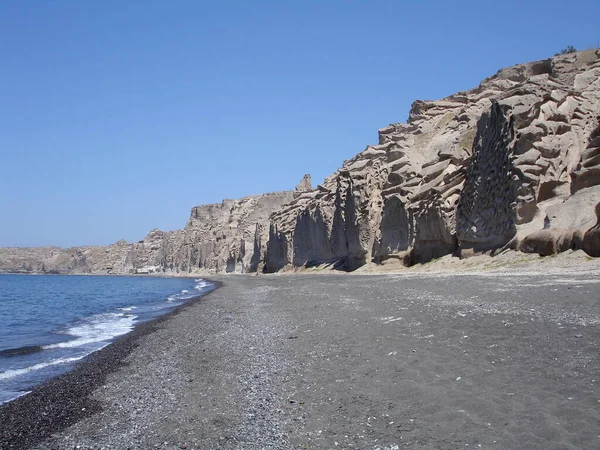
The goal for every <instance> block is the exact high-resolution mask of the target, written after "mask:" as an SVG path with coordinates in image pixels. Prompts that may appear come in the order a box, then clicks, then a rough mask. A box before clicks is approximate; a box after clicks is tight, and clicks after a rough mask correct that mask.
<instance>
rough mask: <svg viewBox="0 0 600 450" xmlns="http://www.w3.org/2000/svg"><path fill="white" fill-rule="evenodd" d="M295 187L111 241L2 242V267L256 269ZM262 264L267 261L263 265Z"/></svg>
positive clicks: (201, 210) (201, 209)
mask: <svg viewBox="0 0 600 450" xmlns="http://www.w3.org/2000/svg"><path fill="white" fill-rule="evenodd" d="M293 196H294V192H293V191H287V192H276V193H270V194H262V195H255V196H251V197H245V198H242V199H239V200H224V201H223V202H222V203H220V204H214V205H203V206H196V207H194V208H192V212H191V214H190V219H189V220H188V222H187V224H186V226H185V228H184V229H183V230H176V231H167V232H163V231H161V230H157V229H155V230H152V231H151V232H150V233H149V234H148V235H147V236H146V237H145V238H144V239H142V240H141V241H139V242H136V243H133V244H129V243H127V242H125V241H119V242H117V243H115V244H112V245H109V246H107V247H74V248H69V249H61V248H58V247H42V248H0V272H16V273H65V274H77V273H80V274H84V273H90V274H132V273H134V274H135V273H143V274H149V273H179V272H186V273H187V272H203V271H204V272H210V273H215V272H248V271H256V270H257V269H258V268H259V265H260V264H261V260H262V255H263V254H264V252H265V247H266V243H267V238H268V232H269V226H268V222H269V216H270V215H271V214H272V212H273V211H275V210H277V209H279V208H280V207H281V205H282V204H284V203H286V202H289V201H290V200H292V198H293ZM261 269H262V267H261Z"/></svg>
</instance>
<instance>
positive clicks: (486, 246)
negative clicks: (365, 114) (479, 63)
mask: <svg viewBox="0 0 600 450" xmlns="http://www.w3.org/2000/svg"><path fill="white" fill-rule="evenodd" d="M599 118H600V58H599V54H598V53H597V52H596V51H585V52H579V53H574V54H569V55H561V56H557V57H554V58H551V59H548V60H544V61H538V62H534V63H528V64H521V65H517V66H514V67H510V68H507V69H503V70H500V71H499V72H498V73H497V74H496V75H494V76H492V77H490V78H487V79H486V80H484V81H483V82H482V83H481V84H480V85H479V86H478V87H477V88H475V89H472V90H470V91H466V92H459V93H457V94H455V95H452V96H450V97H447V98H445V99H442V100H439V101H416V102H415V103H414V104H413V106H412V108H411V111H410V115H409V119H408V122H407V123H397V124H392V125H390V126H388V127H386V128H383V129H381V130H379V143H378V144H377V145H372V146H368V147H367V148H366V149H365V150H364V151H363V152H361V153H359V154H358V155H357V156H356V157H354V158H353V159H351V160H350V161H346V162H345V163H344V164H343V166H342V167H341V169H339V170H338V171H337V172H336V173H334V174H333V175H331V176H330V177H329V178H327V179H326V180H325V182H324V183H323V184H322V185H319V186H318V187H317V188H316V189H315V190H313V191H310V192H307V193H304V194H301V195H299V196H298V197H297V198H296V199H294V201H292V202H291V203H290V204H289V205H286V206H284V207H283V209H282V210H281V211H279V212H277V213H276V214H274V216H273V218H272V223H271V233H270V236H269V247H268V251H267V255H266V266H265V268H266V270H267V271H276V270H281V269H283V268H285V267H288V268H290V267H293V266H302V265H314V264H320V263H332V264H338V265H341V266H343V265H347V266H348V267H349V268H353V267H356V266H357V265H360V264H362V263H364V262H368V261H374V262H380V261H383V260H385V259H387V258H391V257H394V258H399V259H402V261H404V262H405V263H406V264H414V263H417V262H425V261H428V260H430V259H432V258H436V257H439V256H442V255H446V254H449V253H456V254H461V255H466V254H470V253H477V252H490V251H491V252H493V251H494V250H496V249H500V248H503V247H505V246H507V245H509V244H510V245H512V246H513V248H519V242H520V241H521V240H523V239H524V238H525V237H526V236H528V235H530V234H532V233H538V232H540V231H541V230H550V231H546V232H544V233H542V235H543V236H540V235H539V233H538V234H537V235H534V236H532V237H531V238H530V239H528V240H527V241H526V243H525V244H524V245H523V246H522V249H525V250H526V251H527V249H532V250H531V251H536V250H535V249H536V248H538V249H542V247H543V245H541V244H540V245H537V246H536V245H532V244H531V242H532V241H535V242H542V241H544V242H547V239H546V238H547V237H548V236H550V235H551V236H552V239H550V240H551V242H552V244H551V245H546V246H545V247H544V248H543V249H542V250H541V252H544V253H546V252H548V251H554V252H556V251H562V250H563V249H565V248H577V247H579V248H580V247H581V245H582V244H581V242H582V239H581V236H583V235H584V233H585V230H587V229H588V228H589V227H590V226H592V225H593V220H594V219H595V216H594V210H593V206H592V207H590V206H589V205H590V204H591V203H593V204H594V205H595V203H597V201H598V200H599V199H600V196H599V192H600V191H599V190H598V188H599V187H600V122H599ZM569 200H570V201H569ZM594 200H595V202H594ZM566 222H568V224H567V223H566ZM542 238H543V239H542ZM540 239H541V240H540ZM567 244H568V245H567Z"/></svg>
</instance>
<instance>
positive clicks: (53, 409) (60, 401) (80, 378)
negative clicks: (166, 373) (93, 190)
mask: <svg viewBox="0 0 600 450" xmlns="http://www.w3.org/2000/svg"><path fill="white" fill-rule="evenodd" d="M111 276H112V275H111ZM196 278H197V277H196ZM207 281H210V282H211V283H214V284H215V288H214V289H212V290H211V291H210V292H208V293H205V294H203V295H199V296H197V297H195V298H192V299H190V300H188V301H186V302H185V303H184V304H182V305H180V306H178V307H176V308H174V309H173V310H172V311H169V312H168V313H166V314H163V315H161V316H159V317H157V318H155V319H152V320H149V321H147V322H142V323H140V324H138V325H136V326H135V328H134V329H133V330H132V331H131V332H129V333H127V334H125V335H123V336H120V337H118V338H117V339H115V340H114V341H113V342H111V343H110V344H109V345H107V346H106V347H104V348H102V349H100V350H98V351H95V352H93V353H91V354H89V355H88V356H86V357H85V358H83V359H82V360H81V361H79V362H78V363H77V364H76V365H75V366H74V367H73V369H72V370H70V371H69V372H67V373H65V374H62V375H59V376H57V377H54V378H51V379H49V380H47V381H45V382H44V383H42V384H41V385H39V386H37V387H34V388H32V389H31V391H30V392H29V393H28V394H25V395H23V396H21V397H18V398H16V399H14V400H12V401H10V402H8V403H5V404H3V405H0V423H1V424H2V429H1V430H0V448H2V449H9V448H15V449H21V448H29V447H31V446H33V445H36V444H37V443H39V442H41V441H43V440H44V439H46V438H47V437H49V436H50V435H51V434H52V433H56V432H59V431H61V430H63V429H65V428H67V427H68V426H70V425H72V424H74V423H76V422H78V421H79V420H81V419H82V418H84V417H90V416H92V415H93V414H95V413H97V412H98V411H99V409H100V406H99V404H98V402H96V401H94V400H92V399H91V398H90V396H91V394H92V392H93V391H94V390H95V389H97V388H98V387H99V386H102V384H103V383H104V382H105V380H106V377H107V376H108V375H109V374H110V373H113V372H115V371H116V370H118V369H119V367H121V366H122V364H123V363H124V359H125V358H126V357H127V356H128V355H129V354H130V353H131V351H132V350H133V349H134V348H135V347H136V346H137V345H139V343H138V341H139V340H140V339H141V338H143V337H144V336H147V335H148V334H150V333H152V332H154V331H155V330H156V329H157V328H158V327H159V326H160V325H161V324H162V323H164V322H165V321H167V320H168V319H169V318H170V317H173V316H176V315H178V314H180V313H181V312H182V311H183V310H185V309H186V308H188V307H190V306H191V305H193V304H195V303H197V302H199V301H201V300H202V299H204V298H205V297H207V296H209V295H211V294H212V293H213V292H215V291H216V290H218V289H219V288H220V287H221V286H222V283H221V282H219V281H214V280H209V279H207Z"/></svg>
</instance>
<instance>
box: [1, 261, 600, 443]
mask: <svg viewBox="0 0 600 450" xmlns="http://www.w3.org/2000/svg"><path fill="white" fill-rule="evenodd" d="M215 280H216V281H218V282H220V287H219V288H218V289H217V290H215V291H213V292H211V293H209V294H208V295H206V296H204V297H201V298H200V299H198V300H196V301H193V302H191V303H189V304H188V305H186V306H184V307H182V308H180V309H179V310H177V311H175V312H174V313H171V314H168V315H166V316H163V317H161V318H160V319H158V320H156V321H153V322H150V323H146V324H143V325H141V326H139V327H137V328H136V330H135V331H134V332H133V333H131V334H129V335H127V336H125V337H124V338H121V339H119V340H118V341H116V342H115V343H114V344H112V345H110V346H109V347H106V348H105V349H103V350H101V351H99V352H96V353H94V354H93V355H92V356H91V357H89V358H88V359H87V360H86V361H84V363H82V364H81V365H79V366H78V367H77V368H76V369H75V370H74V371H73V372H70V373H69V374H66V375H64V376H62V377H59V378H58V379H54V380H51V381H50V382H48V383H46V384H45V385H43V386H41V387H40V388H39V389H37V390H35V391H34V392H33V393H32V394H30V395H27V396H25V397H22V398H19V399H17V400H15V401H13V402H11V403H9V404H8V405H5V406H3V407H2V408H0V420H1V423H2V433H1V438H0V444H1V448H3V449H4V448H28V447H29V448H39V449H48V448H57V449H67V448H68V449H71V448H94V449H97V448H106V449H109V448H110V449H123V448H132V449H133V448H135V449H147V448H165V449H185V448H188V449H190V448H201V449H213V448H214V449H217V448H225V449H228V448H229V449H242V448H244V449H295V448H297V449H303V448H305V449H310V448H318V449H320V448H323V449H326V448H360V449H367V448H368V449H382V450H383V449H389V450H391V449H400V448H417V449H430V448H437V449H455V448H456V449H458V448H498V449H523V448H528V449H536V448H540V449H541V448H544V449H553V448H556V449H559V448H560V449H565V448H568V449H583V448H599V447H600V389H599V388H598V382H599V380H598V378H599V377H600V354H599V348H598V345H599V343H600V307H599V306H600V280H599V278H598V272H597V271H596V270H593V271H587V270H585V269H584V270H573V271H570V272H564V271H562V272H561V271H556V272H554V273H553V272H551V271H549V272H548V273H539V272H527V271H524V270H512V271H510V270H508V271H504V272H502V271H489V272H472V273H435V274H432V273H411V274H388V275H380V274H373V275H356V274H327V275H322V274H297V275H273V276H241V275H238V276H228V277H227V276H223V277H216V278H215ZM78 446H79V447H78Z"/></svg>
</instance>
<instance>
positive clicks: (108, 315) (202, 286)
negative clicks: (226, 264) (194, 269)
mask: <svg viewBox="0 0 600 450" xmlns="http://www.w3.org/2000/svg"><path fill="white" fill-rule="evenodd" d="M214 287H215V286H214V284H212V283H210V282H208V281H205V280H203V279H191V278H159V277H107V276H83V275H82V276H78V275H68V276H66V275H7V274H0V404H1V403H5V402H8V401H10V400H13V399H15V398H17V397H19V396H21V395H24V394H26V393H27V392H28V391H29V390H30V389H31V388H32V387H34V386H36V385H38V384H41V383H43V382H44V381H46V380H48V379H49V378H51V377H54V376H56V375H60V374H62V373H65V372H67V371H68V370H69V369H71V368H72V367H73V365H74V364H75V363H76V362H77V361H79V360H81V359H83V358H84V357H85V356H87V355H89V354H90V353H92V352H94V351H96V350H99V349H101V348H103V347H105V346H106V345H108V344H109V343H110V342H111V341H112V340H114V339H115V338H116V337H118V336H121V335H123V334H126V333H128V332H129V331H131V330H132V329H133V328H134V327H135V325H136V324H138V323H140V322H144V321H147V320H150V319H153V318H156V317H158V316H159V315H162V314H165V313H167V312H169V311H171V310H172V309H173V308H175V307H176V306H179V305H181V304H183V303H185V302H186V301H187V300H190V299H191V298H194V297H197V296H199V295H202V294H204V293H207V292H209V291H210V290H212V289H214Z"/></svg>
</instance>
